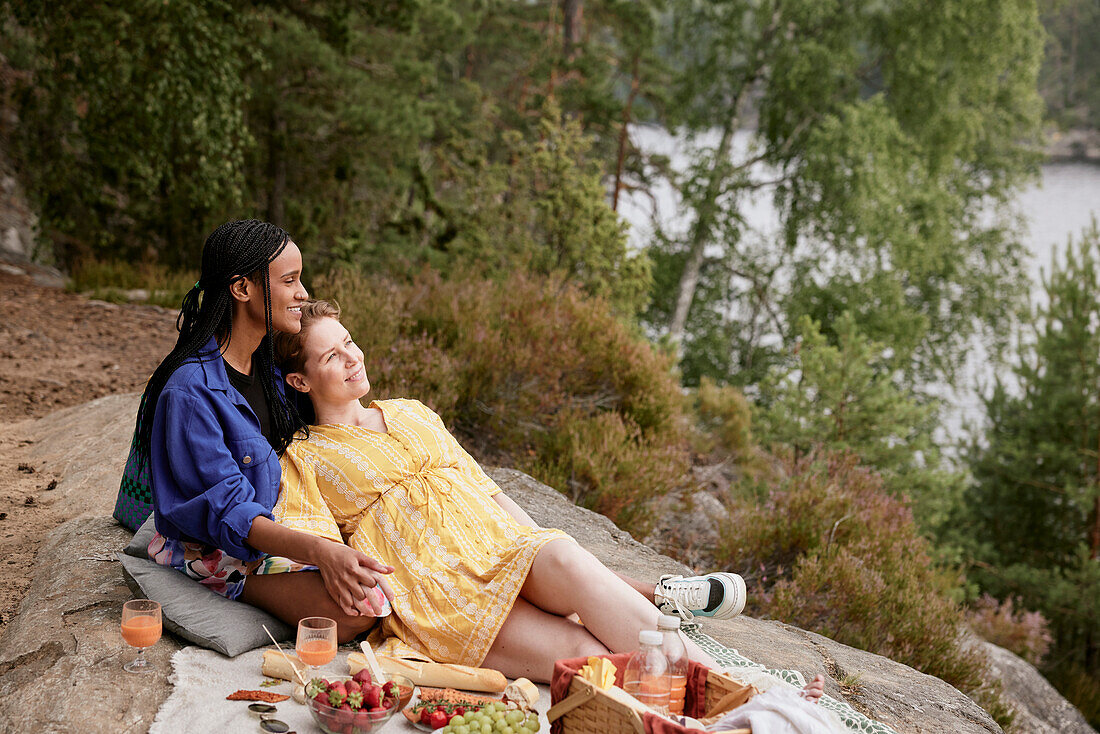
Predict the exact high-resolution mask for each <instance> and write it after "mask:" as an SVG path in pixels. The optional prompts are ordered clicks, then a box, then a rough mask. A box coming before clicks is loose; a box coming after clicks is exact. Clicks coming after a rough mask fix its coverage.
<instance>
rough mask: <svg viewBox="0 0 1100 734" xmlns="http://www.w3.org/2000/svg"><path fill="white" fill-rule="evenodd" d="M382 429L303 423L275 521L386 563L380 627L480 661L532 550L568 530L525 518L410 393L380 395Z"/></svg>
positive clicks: (452, 658) (462, 660) (435, 653)
mask: <svg viewBox="0 0 1100 734" xmlns="http://www.w3.org/2000/svg"><path fill="white" fill-rule="evenodd" d="M371 405H373V406H374V407H377V408H379V409H381V411H382V414H383V415H384V416H385V419H386V428H387V431H388V432H387V433H379V432H376V431H371V430H369V429H365V428H359V427H358V426H350V425H323V426H313V427H311V428H310V436H309V438H308V439H306V440H298V441H295V442H294V443H293V444H292V445H291V446H290V448H288V449H287V451H286V453H285V454H284V455H283V457H282V466H283V482H282V488H281V492H280V495H279V501H278V503H277V504H276V505H275V509H274V515H275V519H276V521H278V522H279V523H281V524H283V525H286V526H288V527H291V528H294V529H295V530H303V531H306V532H310V533H314V534H316V535H321V536H323V537H326V538H330V539H332V540H343V541H345V542H346V543H347V544H348V545H349V546H351V547H352V548H355V549H357V550H360V551H362V552H363V553H366V554H367V555H368V556H371V557H372V558H377V559H378V560H380V561H382V562H383V563H386V564H389V565H391V566H393V567H394V569H395V570H394V572H393V574H392V575H391V576H390V577H389V582H390V585H391V586H392V587H393V591H394V595H395V597H396V598H395V600H394V603H393V610H394V614H391V615H390V616H389V617H386V618H385V620H384V628H383V631H384V633H385V634H386V636H387V637H390V636H396V637H397V638H399V639H400V640H401V641H402V642H404V643H405V644H406V645H408V646H410V647H412V648H414V649H416V650H418V651H419V652H421V653H424V654H426V655H428V656H429V657H431V658H432V659H433V660H436V661H439V662H445V663H459V664H462V665H479V664H480V663H481V661H482V660H484V659H485V655H486V654H487V653H488V652H489V648H490V647H491V646H492V644H493V640H495V639H496V636H497V633H498V632H499V631H500V627H501V625H502V624H503V623H504V619H505V617H507V616H508V613H509V612H510V611H511V609H512V605H513V604H514V603H515V600H516V597H517V596H518V595H519V591H520V588H521V587H522V586H523V582H524V580H525V579H526V578H527V573H528V572H529V571H530V569H531V564H532V562H534V560H535V554H536V553H538V551H539V549H540V548H542V546H544V545H545V544H546V543H548V542H550V541H551V540H554V539H556V538H568V537H569V536H568V535H566V534H565V533H563V532H561V531H559V530H551V529H536V528H530V527H527V526H525V525H521V524H519V523H518V522H516V520H515V519H514V518H513V517H512V516H511V515H509V514H508V513H507V512H505V510H504V509H503V508H502V507H501V506H500V505H499V504H497V502H496V501H495V500H493V499H492V495H494V494H496V493H497V492H499V491H500V488H499V487H497V486H496V484H494V483H493V480H491V479H490V478H489V477H488V476H486V475H485V473H484V472H483V471H482V470H481V467H479V466H478V465H477V462H475V461H474V460H473V458H472V457H471V456H470V455H469V454H467V453H466V451H465V450H464V449H463V448H462V447H461V446H460V445H459V444H458V442H457V441H455V439H454V437H453V436H451V434H450V433H449V432H448V431H447V428H446V427H445V426H444V425H443V421H442V420H441V419H440V418H439V416H438V415H436V414H435V413H434V412H432V411H431V410H430V409H429V408H428V407H427V406H425V405H424V404H423V403H421V402H419V401H417V400H376V401H374V402H373V403H371Z"/></svg>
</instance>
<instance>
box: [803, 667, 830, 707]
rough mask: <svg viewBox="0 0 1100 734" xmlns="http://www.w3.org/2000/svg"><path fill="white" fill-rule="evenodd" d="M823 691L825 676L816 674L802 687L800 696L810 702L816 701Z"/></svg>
mask: <svg viewBox="0 0 1100 734" xmlns="http://www.w3.org/2000/svg"><path fill="white" fill-rule="evenodd" d="M824 693H825V676H823V675H821V674H818V675H815V676H814V679H813V680H812V681H810V682H809V683H807V684H806V686H805V687H804V688H803V689H802V694H801V695H802V697H803V698H804V699H806V700H807V701H809V702H810V703H817V702H818V701H819V700H820V699H821V696H822V694H824Z"/></svg>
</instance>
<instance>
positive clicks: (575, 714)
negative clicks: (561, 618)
mask: <svg viewBox="0 0 1100 734" xmlns="http://www.w3.org/2000/svg"><path fill="white" fill-rule="evenodd" d="M605 657H607V658H608V659H609V660H611V662H612V663H614V664H615V667H616V669H617V672H616V674H615V684H616V685H617V686H620V687H621V686H622V684H623V670H625V668H626V663H627V660H629V659H630V655H607V656H605ZM587 662H588V659H587V658H573V659H570V660H559V661H558V662H557V663H556V664H555V666H554V678H553V681H552V682H551V685H550V697H551V702H552V704H553V705H552V706H551V707H550V710H549V711H547V713H546V716H547V718H548V719H549V721H550V731H551V734H595V733H597V732H598V733H599V734H690V732H692V730H691V729H687V728H686V727H684V726H681V725H679V724H676V723H674V722H672V721H670V720H668V719H666V718H664V717H661V716H656V715H654V714H651V713H648V712H646V711H645V710H644V709H645V707H644V706H642V705H641V704H638V703H637V702H633V701H624V700H621V699H620V698H619V696H616V695H613V694H610V693H608V692H607V691H604V690H601V689H599V688H597V687H596V686H595V685H593V684H592V683H589V682H588V681H586V680H584V679H583V678H581V677H580V676H576V675H575V674H576V672H577V671H578V670H580V669H581V667H583V666H584V665H585V664H586V663H587ZM757 693H759V691H758V690H757V689H756V688H754V687H753V686H745V685H742V684H741V683H738V682H737V681H735V680H733V679H732V678H730V677H729V676H727V675H725V674H723V673H719V672H717V671H714V670H709V669H708V668H706V667H705V666H702V665H698V664H697V663H691V668H690V670H689V672H688V681H687V693H686V696H685V699H684V713H685V714H687V715H688V716H691V717H693V718H697V719H701V718H706V717H709V716H712V715H713V714H715V713H718V712H724V711H728V710H730V709H732V708H736V707H737V706H740V705H741V704H743V703H745V702H746V701H748V700H749V699H750V698H752V697H753V696H754V695H756V694H757ZM696 731H697V730H696ZM744 732H745V733H746V734H748V732H749V730H748V729H745V730H744Z"/></svg>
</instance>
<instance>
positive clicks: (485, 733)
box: [481, 723, 493, 734]
mask: <svg viewBox="0 0 1100 734" xmlns="http://www.w3.org/2000/svg"><path fill="white" fill-rule="evenodd" d="M481 734H493V725H492V724H489V723H485V724H482V725H481Z"/></svg>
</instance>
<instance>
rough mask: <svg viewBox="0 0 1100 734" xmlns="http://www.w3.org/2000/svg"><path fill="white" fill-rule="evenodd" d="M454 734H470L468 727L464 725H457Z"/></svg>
mask: <svg viewBox="0 0 1100 734" xmlns="http://www.w3.org/2000/svg"><path fill="white" fill-rule="evenodd" d="M455 734H470V727H468V726H467V725H466V724H459V725H458V726H456V727H455Z"/></svg>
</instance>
